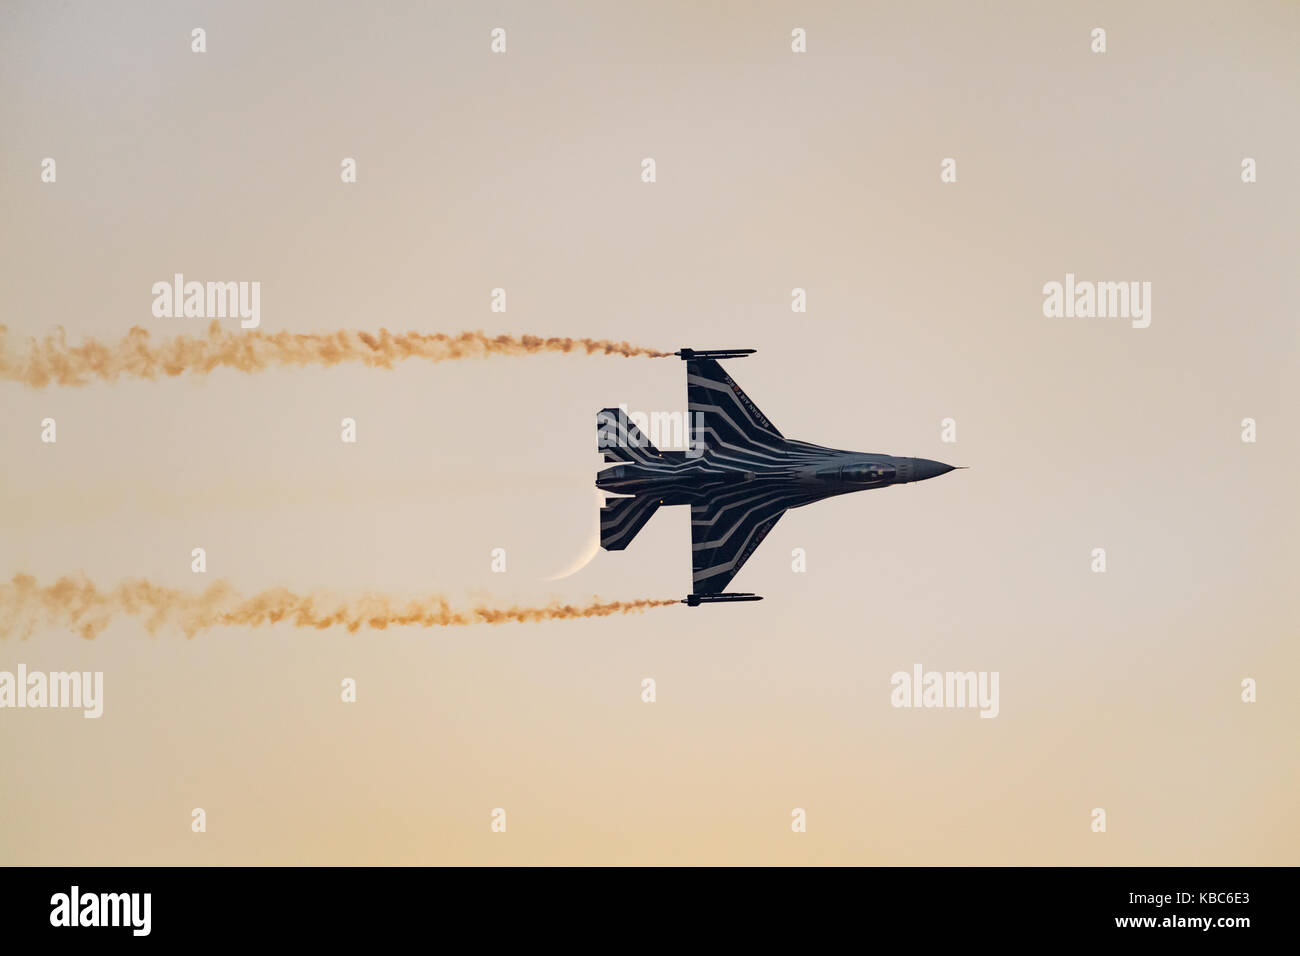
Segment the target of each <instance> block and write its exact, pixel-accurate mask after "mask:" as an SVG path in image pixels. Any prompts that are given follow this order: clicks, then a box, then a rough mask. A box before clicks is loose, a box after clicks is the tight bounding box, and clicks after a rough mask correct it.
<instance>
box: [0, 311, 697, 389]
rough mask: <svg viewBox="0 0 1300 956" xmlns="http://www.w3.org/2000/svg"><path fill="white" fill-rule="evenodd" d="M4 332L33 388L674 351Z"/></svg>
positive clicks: (4, 350)
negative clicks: (16, 343)
mask: <svg viewBox="0 0 1300 956" xmlns="http://www.w3.org/2000/svg"><path fill="white" fill-rule="evenodd" d="M8 332H9V330H8V328H7V327H5V326H3V325H0V379H4V380H8V381H13V382H22V383H23V384H25V385H30V386H31V387H33V388H44V387H45V386H46V385H49V384H50V383H55V384H58V385H85V384H87V383H88V382H90V381H92V380H94V379H101V380H103V381H106V382H115V381H117V380H118V379H119V378H136V379H156V378H159V377H160V376H164V375H167V376H175V375H180V374H181V373H183V372H194V373H196V374H200V375H202V374H205V373H207V372H210V371H212V370H213V369H215V368H236V369H239V370H240V371H242V372H260V371H263V370H264V369H268V368H288V367H295V368H296V367H301V366H304V365H322V366H326V367H328V366H332V365H338V364H340V363H341V362H360V363H362V364H363V365H367V366H369V367H371V368H392V367H393V365H394V364H395V363H397V362H401V361H404V360H406V359H409V358H420V359H424V360H425V361H429V362H447V361H453V360H456V359H466V358H486V357H487V356H489V355H534V354H537V353H539V352H566V353H567V352H580V353H584V354H586V355H597V354H599V355H622V356H627V357H632V356H644V357H647V358H665V357H667V356H669V355H671V354H672V353H671V352H659V351H656V350H655V349H648V348H643V347H641V346H639V345H630V344H628V343H627V342H614V341H611V340H609V339H571V338H541V337H540V336H536V335H522V336H516V335H495V336H493V335H488V334H486V333H484V332H461V333H459V334H456V335H448V334H446V333H444V332H433V333H422V332H400V333H397V334H394V333H392V332H389V331H388V330H387V329H381V330H380V331H379V332H378V333H376V334H373V335H372V334H371V333H369V332H357V331H349V330H342V331H339V332H331V333H320V332H307V333H300V334H293V333H290V332H273V333H268V332H262V331H258V330H256V329H253V330H248V331H244V330H235V331H232V330H230V329H226V328H222V326H221V324H220V323H219V322H215V321H214V322H213V323H212V324H211V325H209V326H208V334H207V336H206V337H198V336H190V335H178V336H176V337H175V338H171V339H167V340H165V341H159V342H155V341H153V340H151V339H150V337H149V333H148V332H147V331H146V330H145V329H142V328H140V327H139V326H135V327H134V328H132V329H131V331H130V332H128V333H127V334H126V337H125V338H124V339H122V340H121V341H120V342H118V343H116V344H110V345H105V344H102V343H100V342H98V341H96V340H95V339H86V340H85V341H84V342H83V343H82V344H81V345H69V344H68V343H67V341H66V338H65V335H64V331H63V329H61V328H60V329H55V330H54V332H53V333H51V334H49V335H47V336H45V338H44V339H42V340H39V341H38V340H36V339H34V338H29V339H28V340H27V351H26V353H25V354H21V355H19V354H17V353H15V352H11V351H10V348H9V343H8Z"/></svg>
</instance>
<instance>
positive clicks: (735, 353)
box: [673, 349, 758, 362]
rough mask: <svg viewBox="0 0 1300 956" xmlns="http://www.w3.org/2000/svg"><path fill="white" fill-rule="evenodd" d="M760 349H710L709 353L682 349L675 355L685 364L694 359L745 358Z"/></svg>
mask: <svg viewBox="0 0 1300 956" xmlns="http://www.w3.org/2000/svg"><path fill="white" fill-rule="evenodd" d="M757 351H758V349H709V350H707V351H703V350H697V349H682V350H681V351H679V352H674V353H673V354H674V355H680V356H681V359H682V361H683V362H689V361H691V360H692V359H733V358H744V357H745V356H746V355H753V354H754V353H755V352H757Z"/></svg>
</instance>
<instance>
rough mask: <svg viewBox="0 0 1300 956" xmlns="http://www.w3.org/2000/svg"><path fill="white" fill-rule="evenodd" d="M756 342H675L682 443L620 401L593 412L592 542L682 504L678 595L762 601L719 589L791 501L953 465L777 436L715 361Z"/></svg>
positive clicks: (613, 541)
mask: <svg viewBox="0 0 1300 956" xmlns="http://www.w3.org/2000/svg"><path fill="white" fill-rule="evenodd" d="M755 351H756V350H755V349H721V350H714V351H694V350H692V349H686V348H684V349H682V350H681V351H679V352H674V353H673V354H674V355H678V356H680V357H681V359H682V360H683V361H684V362H685V363H686V397H687V402H688V406H689V409H688V411H689V420H690V421H691V422H692V423H693V424H692V428H691V436H690V446H689V450H688V451H660V450H659V449H657V448H655V447H654V445H652V444H651V443H650V441H649V439H647V438H646V436H645V434H644V433H642V431H641V430H640V429H639V428H637V426H636V425H635V424H634V423H633V422H632V421H631V420H630V419H629V418H628V415H627V412H626V411H624V410H623V409H619V408H605V409H602V410H601V411H600V412H599V414H598V415H597V416H596V442H597V447H598V449H599V450H600V451H601V452H602V453H603V454H604V458H605V463H606V464H609V463H611V462H614V463H616V464H614V467H612V468H606V469H604V470H602V471H599V472H597V473H596V487H597V488H599V489H601V490H602V491H605V492H609V493H611V494H614V495H620V496H622V497H610V498H607V499H606V502H605V505H604V507H603V508H601V510H600V545H601V547H602V548H604V549H605V550H606V551H622V550H623V549H624V548H626V547H627V546H628V544H629V543H630V542H631V541H632V539H633V538H635V537H636V535H637V532H638V531H640V530H641V529H642V528H644V527H645V525H646V522H647V521H649V520H650V518H651V516H652V515H654V513H655V512H656V511H657V510H658V509H659V507H660V505H690V508H691V552H692V559H693V560H692V568H693V571H694V586H693V588H692V590H691V593H690V594H689V595H688V596H687V597H685V598H684V599H683V600H682V603H683V604H686V605H689V606H690V607H698V606H699V605H701V604H706V603H713V602H726V601H761V600H762V597H760V596H759V595H757V594H752V593H749V592H727V591H725V590H724V589H725V588H726V586H727V585H728V584H729V583H730V582H731V579H732V578H734V577H735V576H736V574H737V572H739V571H740V569H741V567H742V566H743V565H744V563H745V562H746V561H748V560H749V559H750V557H751V556H752V555H753V554H754V552H755V551H756V550H757V549H758V546H759V545H760V544H761V543H762V542H763V538H765V537H766V536H767V533H768V532H769V531H771V530H772V526H773V525H775V524H776V523H777V521H778V520H780V518H781V516H782V515H783V514H785V513H786V511H788V510H789V509H791V508H801V507H803V506H804V505H810V504H812V503H813V502H814V501H821V500H822V499H823V498H830V497H833V496H835V495H845V494H848V493H849V492H852V491H866V490H868V489H872V488H885V487H888V486H889V485H901V484H905V483H907V482H911V481H924V480H925V479H927V478H935V477H937V476H939V475H945V474H947V473H948V472H950V471H952V470H953V468H954V466H953V465H945V464H944V463H943V462H941V461H931V460H930V459H928V458H895V457H893V456H892V455H880V454H866V453H863V452H855V451H840V450H838V449H835V448H823V447H821V446H820V445H812V444H809V443H808V442H802V441H792V440H790V439H788V438H786V437H784V436H783V435H782V434H781V433H780V432H779V431H777V428H776V426H775V425H773V424H772V422H771V421H770V420H769V419H768V418H767V416H766V415H764V414H763V413H762V412H761V411H759V409H758V406H757V405H755V404H754V402H753V401H752V400H751V399H750V397H749V396H748V395H746V394H745V393H744V391H743V390H741V387H740V386H739V385H737V384H736V381H735V379H733V378H732V377H731V376H730V375H728V374H727V373H726V372H725V371H723V369H722V366H721V365H719V364H718V362H719V360H721V359H736V358H744V357H745V356H746V355H752V354H753V353H754V352H755Z"/></svg>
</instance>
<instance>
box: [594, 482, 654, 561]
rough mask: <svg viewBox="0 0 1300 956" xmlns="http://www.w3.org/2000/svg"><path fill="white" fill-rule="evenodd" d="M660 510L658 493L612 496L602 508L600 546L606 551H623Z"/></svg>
mask: <svg viewBox="0 0 1300 956" xmlns="http://www.w3.org/2000/svg"><path fill="white" fill-rule="evenodd" d="M658 510H659V496H658V495H637V496H636V497H635V498H610V499H609V500H608V501H606V502H605V506H604V507H603V508H601V509H600V546H601V547H602V548H604V549H605V550H606V551H622V550H623V549H624V548H626V547H627V546H628V545H629V544H631V543H632V539H633V538H635V537H636V533H637V532H638V531H640V530H641V529H642V528H644V527H645V524H646V522H647V521H649V520H650V519H651V518H652V517H653V516H654V513H655V512H656V511H658Z"/></svg>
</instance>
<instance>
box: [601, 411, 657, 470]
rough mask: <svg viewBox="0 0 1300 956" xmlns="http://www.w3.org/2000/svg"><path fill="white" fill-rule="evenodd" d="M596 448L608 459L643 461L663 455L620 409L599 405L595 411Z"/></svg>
mask: <svg viewBox="0 0 1300 956" xmlns="http://www.w3.org/2000/svg"><path fill="white" fill-rule="evenodd" d="M596 450H597V451H599V452H600V453H601V454H602V455H604V456H605V461H607V462H610V461H624V462H632V463H634V464H635V463H638V462H639V463H642V464H646V463H649V462H653V461H654V460H655V459H662V458H663V453H662V452H660V451H659V449H658V448H656V447H655V446H654V445H652V444H650V439H649V438H646V436H645V433H644V432H643V431H641V429H639V428H637V427H636V423H635V422H633V421H632V420H631V419H630V418H628V415H627V412H625V411H624V410H623V409H621V408H602V409H601V410H600V411H599V412H597V413H596Z"/></svg>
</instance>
